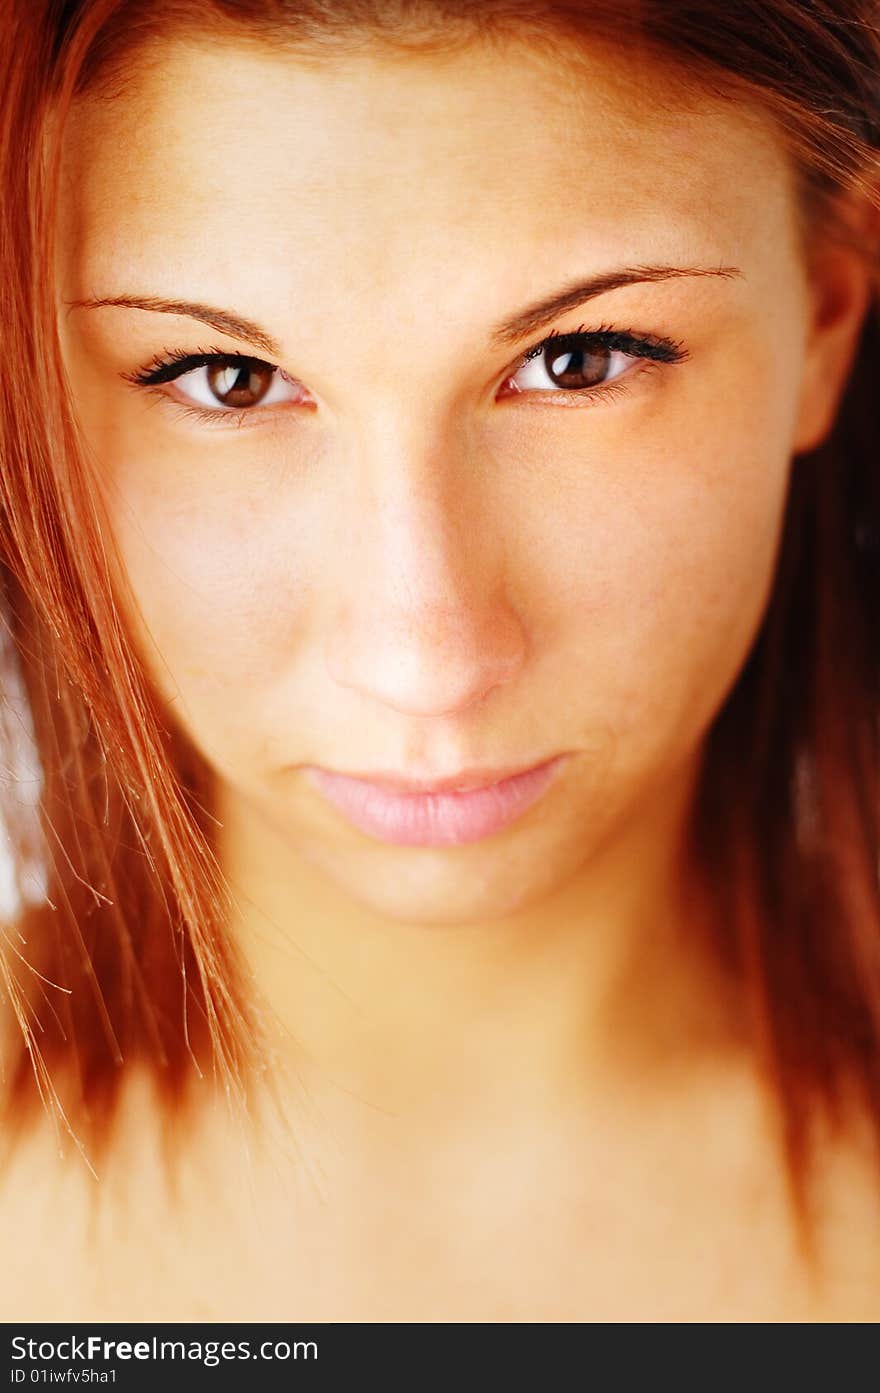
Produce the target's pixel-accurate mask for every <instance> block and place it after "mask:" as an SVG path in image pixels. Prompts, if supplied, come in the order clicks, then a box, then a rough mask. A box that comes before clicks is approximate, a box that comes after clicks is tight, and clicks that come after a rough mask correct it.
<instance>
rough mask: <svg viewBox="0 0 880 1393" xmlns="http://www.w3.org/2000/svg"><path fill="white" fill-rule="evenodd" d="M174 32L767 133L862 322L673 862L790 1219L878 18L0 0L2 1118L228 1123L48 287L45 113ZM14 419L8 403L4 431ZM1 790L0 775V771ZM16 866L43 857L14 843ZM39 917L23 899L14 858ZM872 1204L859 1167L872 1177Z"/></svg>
mask: <svg viewBox="0 0 880 1393" xmlns="http://www.w3.org/2000/svg"><path fill="white" fill-rule="evenodd" d="M178 29H180V30H185V31H187V32H190V33H194V34H202V35H211V34H215V33H220V34H223V35H232V36H234V37H237V38H240V39H241V40H242V41H244V40H248V41H257V42H264V43H265V42H271V43H277V44H283V45H287V46H288V47H289V48H290V49H291V51H294V52H295V51H297V50H300V51H322V50H326V51H327V52H332V50H333V47H334V45H338V46H343V47H351V46H353V45H355V44H356V43H357V42H360V41H361V40H365V41H372V42H375V41H377V40H381V41H384V42H387V43H390V44H395V45H398V46H405V45H408V44H409V45H413V46H417V47H420V48H422V49H426V48H434V49H436V48H442V47H448V46H450V45H455V44H456V43H458V42H467V41H468V40H469V39H472V38H473V37H474V36H476V35H486V36H490V37H491V36H492V35H495V34H511V35H518V36H520V37H522V38H523V40H525V41H526V42H529V43H537V42H541V41H543V40H544V39H546V40H547V41H548V42H555V43H563V44H568V45H569V46H570V51H572V52H575V51H576V47H575V46H576V44H577V43H578V42H579V41H584V40H586V41H589V40H590V39H591V38H593V39H595V38H604V39H607V40H611V41H612V42H614V43H617V44H623V45H625V46H626V51H627V53H628V54H630V55H635V54H636V53H639V55H640V56H642V55H644V56H647V57H656V58H657V59H659V60H661V61H663V62H664V63H665V64H666V65H667V67H668V68H669V71H670V73H671V74H674V75H675V76H676V77H677V78H678V80H679V81H680V83H681V85H682V91H683V92H685V93H686V92H687V91H688V90H690V91H691V92H692V93H693V94H694V95H695V96H697V97H698V96H699V94H700V93H701V92H703V91H707V90H708V91H709V92H711V93H712V94H713V95H715V96H718V95H721V96H724V97H726V98H728V99H731V100H734V101H741V102H744V103H752V104H754V105H758V106H760V107H761V108H762V109H763V110H765V111H766V112H768V113H769V114H770V115H771V116H772V117H773V118H774V119H775V120H776V122H777V123H778V127H779V129H780V131H781V133H782V135H783V137H784V139H785V141H786V143H787V148H788V149H789V151H790V154H791V159H792V161H793V167H794V169H795V171H796V174H797V179H798V188H799V193H800V198H801V206H802V212H803V225H804V229H805V234H806V235H807V236H808V237H812V236H815V237H817V238H829V237H830V238H841V239H846V240H847V241H848V242H849V243H850V245H853V246H855V247H856V248H857V249H858V250H860V251H861V252H862V254H863V255H864V257H865V258H866V259H867V260H869V261H870V263H871V265H872V268H873V284H874V286H875V295H874V300H873V303H872V306H871V308H870V310H869V313H868V316H867V319H866V321H865V325H864V329H863V333H862V338H861V342H860V346H859V352H858V356H857V359H856V362H855V365H854V368H853V371H852V373H851V376H850V380H849V383H848V386H847V389H846V392H845V396H844V399H843V402H842V405H841V408H840V411H839V413H838V417H837V420H836V422H835V424H834V427H833V429H832V431H831V434H830V435H829V437H828V438H827V440H825V441H824V442H823V444H822V445H821V446H820V447H819V448H817V449H816V450H814V451H812V452H811V453H809V454H805V455H803V456H802V457H800V458H799V459H798V461H797V466H796V468H795V469H794V470H793V471H792V480H791V486H790V494H789V498H788V501H787V514H786V519H785V527H784V534H783V539H782V545H781V550H780V553H779V558H778V565H777V572H776V575H775V582H774V588H773V592H772V595H771V598H770V601H769V604H768V607H767V611H766V613H765V616H764V619H763V622H762V625H761V628H760V630H759V633H758V635H757V637H756V640H755V642H754V644H753V646H752V649H751V651H750V653H749V656H748V658H747V660H746V662H745V664H744V666H743V668H742V670H741V672H740V674H739V676H738V678H737V681H736V683H735V685H734V687H733V689H732V690H731V692H730V693H729V696H728V697H727V699H726V700H725V702H724V704H723V706H722V708H721V709H720V710H719V712H718V713H717V716H716V719H715V720H714V722H713V724H712V727H711V729H710V731H709V733H708V737H707V741H706V748H705V759H704V764H703V770H702V776H701V783H700V788H699V791H698V797H697V799H696V802H695V805H694V823H693V842H694V847H695V850H696V851H697V853H698V855H699V858H700V861H701V864H702V865H703V867H704V868H705V870H706V872H707V874H708V875H709V877H710V881H711V884H712V886H713V887H714V891H713V893H714V899H715V902H716V904H717V908H718V915H717V922H716V924H715V925H714V928H713V932H714V934H715V939H714V941H713V943H712V945H711V947H712V950H713V952H714V953H715V954H716V955H718V957H719V958H720V959H721V960H723V962H724V963H725V964H726V966H727V969H728V971H729V972H730V973H731V974H732V975H733V976H734V977H735V980H736V981H737V982H738V983H739V984H741V989H742V993H743V1000H744V1001H746V1002H747V1003H748V1004H749V1005H750V1008H751V1015H750V1019H751V1021H752V1023H753V1027H754V1043H755V1049H756V1051H757V1055H758V1058H759V1060H760V1062H761V1065H762V1067H763V1070H764V1072H765V1075H766V1077H767V1078H768V1080H769V1081H770V1083H771V1084H772V1087H773V1090H774V1092H775V1096H776V1097H777V1098H778V1102H779V1115H780V1118H781V1120H782V1122H783V1123H784V1140H785V1159H786V1169H787V1174H788V1176H789V1178H790V1180H791V1182H792V1186H793V1194H794V1196H795V1198H796V1200H797V1203H798V1204H799V1205H801V1206H802V1205H803V1197H804V1193H805V1191H804V1182H805V1176H806V1173H807V1167H808V1160H809V1156H810V1147H809V1139H810V1135H811V1119H812V1118H813V1116H814V1113H815V1110H816V1105H819V1106H820V1107H821V1108H824V1110H825V1112H826V1114H827V1116H828V1117H829V1118H830V1119H831V1120H832V1122H835V1123H837V1124H839V1123H840V1120H841V1117H842V1099H843V1098H844V1097H849V1096H850V1092H851V1090H852V1088H853V1087H854V1088H855V1090H856V1092H857V1094H858V1096H859V1097H860V1098H861V1100H862V1103H863V1105H864V1107H865V1109H866V1111H867V1114H868V1116H869V1117H870V1119H871V1120H872V1122H873V1123H874V1125H875V1132H876V1135H877V1138H878V1140H880V893H878V890H880V887H878V857H880V829H878V813H880V799H878V793H880V786H878V775H880V750H878V709H880V707H878V700H880V683H878V676H880V479H878V464H880V418H878V413H877V410H876V396H877V392H878V389H880V239H878V240H877V241H875V240H874V239H873V236H869V235H868V234H867V232H865V231H864V229H863V230H862V231H861V232H860V231H859V230H858V229H857V228H855V227H854V226H852V225H851V224H850V223H849V221H848V220H847V217H846V209H847V207H848V206H851V205H850V203H849V200H848V199H847V197H845V195H849V194H855V195H857V196H858V198H859V199H861V200H863V202H864V204H865V205H866V206H873V207H874V208H875V209H878V210H880V192H878V190H880V183H878V169H880V9H878V4H877V0H760V3H758V0H737V3H735V4H728V5H718V4H716V3H713V0H613V3H608V0H590V3H587V2H586V0H583V3H579V2H578V0H568V2H567V3H566V0H560V2H559V3H552V0H508V2H507V3H504V0H436V3H432V2H431V0H411V3H408V4H407V3H400V4H393V3H389V0H375V3H371V0H332V2H331V0H326V2H323V0H312V2H311V3H310V0H302V3H298V2H297V0H259V2H257V0H253V3H246V0H200V3H186V2H185V0H164V3H161V0H160V3H151V4H145V3H142V2H141V0H74V2H73V3H60V2H59V0H6V3H5V4H4V6H3V9H2V14H0V53H2V55H3V57H2V59H0V63H2V77H0V188H2V197H0V264H2V266H3V279H2V283H0V321H2V323H3V326H4V334H5V340H4V341H5V343H6V352H5V363H4V372H3V374H2V379H0V460H2V472H0V583H2V595H0V600H2V611H0V613H2V617H3V620H4V625H5V629H6V632H7V634H8V638H9V642H8V643H7V644H6V648H5V650H4V653H5V661H4V674H3V676H4V683H5V689H4V690H5V693H6V704H5V707H4V708H0V709H2V710H3V711H4V721H3V725H2V726H0V733H3V734H5V736H6V737H7V740H6V743H7V747H10V748H11V746H10V742H11V741H12V737H13V733H14V729H15V726H16V722H17V718H16V716H15V706H14V686H13V685H12V684H14V682H15V681H16V680H17V678H20V680H21V681H22V682H23V684H24V689H25V692H26V696H27V707H28V710H29V713H30V716H31V718H32V721H33V736H34V740H35V742H36V748H37V750H38V751H39V756H40V764H41V769H42V781H43V782H42V789H41V793H40V798H39V802H38V808H37V816H38V819H39V824H38V825H39V830H40V836H39V837H37V838H36V839H35V835H34V824H33V817H32V816H30V815H29V814H28V811H27V809H26V808H23V807H22V804H21V802H20V801H18V798H17V796H16V789H15V788H14V787H13V785H12V783H11V782H8V783H6V784H4V785H0V799H2V802H0V814H2V817H3V820H4V822H5V825H6V829H7V832H8V834H9V838H10V844H11V849H12V854H13V859H14V865H15V870H16V875H17V883H18V887H19V891H20V897H21V908H20V910H19V912H18V915H17V917H16V918H14V919H10V921H9V923H8V924H7V926H6V933H5V943H6V949H5V951H4V953H3V954H2V956H0V968H2V971H3V975H4V981H5V984H6V991H7V994H8V996H9V998H10V1001H11V1003H12V1006H13V1017H14V1020H13V1022H12V1023H13V1025H14V1027H15V1028H14V1030H13V1031H12V1032H11V1033H10V1035H9V1038H8V1039H7V1040H6V1042H5V1048H6V1059H7V1066H6V1071H5V1082H6V1093H5V1097H4V1099H3V1102H4V1106H5V1108H6V1111H7V1116H8V1119H9V1121H10V1122H11V1123H14V1124H15V1126H16V1128H20V1127H21V1126H23V1125H24V1121H25V1119H26V1118H27V1117H29V1116H30V1115H31V1114H32V1112H33V1111H34V1109H35V1108H36V1107H37V1106H38V1105H39V1103H40V1100H42V1102H43V1103H44V1104H49V1105H51V1106H54V1107H56V1108H62V1107H63V1108H64V1109H66V1113H67V1116H68V1120H69V1122H70V1124H71V1126H72V1127H73V1128H74V1129H78V1130H79V1132H80V1133H82V1135H83V1136H84V1137H86V1138H87V1139H88V1140H89V1142H90V1143H91V1144H92V1145H94V1146H95V1147H96V1148H98V1149H100V1148H101V1147H102V1146H103V1145H105V1144H106V1142H107V1139H108V1137H109V1136H110V1133H111V1130H112V1121H113V1118H114V1116H115V1113H116V1108H117V1104H118V1102H119V1098H120V1093H121V1089H122V1085H123V1081H124V1078H125V1077H126V1066H128V1065H131V1064H132V1063H134V1062H139V1063H141V1064H143V1065H145V1066H146V1067H147V1069H148V1070H149V1071H150V1073H151V1075H152V1076H153V1077H154V1078H155V1080H156V1084H157V1087H158V1092H159V1097H160V1099H161V1100H162V1104H163V1107H165V1108H167V1109H169V1110H171V1109H175V1108H181V1107H183V1106H184V1105H185V1104H187V1103H188V1102H189V1101H190V1100H191V1098H192V1096H193V1089H192V1084H193V1082H194V1080H196V1079H198V1078H199V1077H200V1076H201V1070H202V1068H203V1067H207V1066H212V1067H213V1068H214V1069H215V1070H216V1072H217V1073H218V1075H219V1077H220V1079H221V1081H222V1082H224V1083H225V1084H226V1085H227V1086H228V1087H231V1088H233V1089H234V1090H235V1092H236V1093H237V1095H238V1096H240V1097H245V1096H247V1092H248V1083H249V1080H250V1078H251V1076H252V1070H253V1065H254V1063H255V1060H256V1056H257V1052H258V1049H259V1039H258V1031H257V1028H256V1024H255V1019H254V1013H253V1011H252V1008H251V1003H250V1000H249V997H248V992H247V988H246V984H245V982H244V980H243V974H242V971H241V965H240V963H239V961H238V959H237V957H236V954H235V949H234V945H232V944H231V943H230V942H229V941H228V936H227V934H226V931H225V927H224V925H225V921H226V914H227V911H228V900H227V898H226V890H225V887H224V884H223V879H222V875H221V873H220V869H219V866H218V863H217V859H216V856H215V852H214V849H213V841H212V825H213V821H214V820H213V816H212V810H211V809H212V779H211V774H210V771H209V770H208V769H206V768H205V766H204V764H203V762H202V761H201V759H200V758H199V757H198V756H197V755H196V753H195V752H194V750H193V749H192V747H191V745H190V744H189V742H188V741H187V739H186V738H185V736H184V735H183V734H182V732H181V731H180V730H178V729H175V728H174V727H173V725H172V724H171V723H170V717H169V715H168V713H167V712H166V711H163V709H162V706H161V703H160V702H159V701H158V699H157V697H156V694H155V692H154V691H153V690H152V688H151V685H150V682H149V680H148V678H147V676H146V674H145V672H144V671H143V669H142V666H141V664H140V662H139V660H138V658H137V655H136V652H135V650H134V646H133V644H132V641H131V638H130V636H129V634H128V633H127V632H126V627H125V624H124V623H123V620H122V611H121V608H120V607H119V604H118V595H119V587H120V586H124V585H125V578H124V575H123V574H122V568H121V566H120V565H119V562H118V558H117V557H116V554H115V552H114V550H113V546H112V542H111V539H110V538H109V536H108V535H107V529H106V527H104V526H102V520H101V513H100V510H99V508H98V507H97V504H96V501H95V499H94V498H93V496H92V493H91V491H90V488H89V477H88V471H87V468H86V465H85V462H84V452H83V449H82V446H81V442H80V440H79V438H78V434H77V427H76V419H75V413H74V409H73V404H72V403H71V401H70V400H69V396H68V392H67V387H66V381H65V374H64V368H63V363H62V359H61V352H60V347H59V342H58V334H57V329H56V314H57V308H56V305H55V304H54V301H53V293H54V292H53V287H52V281H51V277H50V276H49V274H48V269H49V268H50V267H51V265H52V264H53V263H52V256H53V228H54V217H55V200H56V193H57V171H58V158H59V151H60V148H61V138H62V132H63V122H64V114H65V112H66V110H67V108H68V107H69V104H70V102H71V101H72V100H73V99H75V97H76V96H77V95H79V94H80V93H83V92H86V91H88V90H90V89H91V88H93V87H95V86H99V85H100V84H101V83H108V84H110V86H111V88H112V86H113V84H117V87H118V84H119V83H120V82H123V83H124V79H125V74H126V71H127V68H126V65H127V64H131V63H134V62H135V61H136V58H137V53H138V50H139V47H140V46H141V45H142V44H144V43H148V42H150V41H151V40H152V39H154V38H156V37H162V36H163V35H166V34H167V33H169V32H172V31H174V32H176V31H177V30H178ZM25 404H26V405H25ZM4 762H5V763H13V762H14V756H13V754H12V753H9V754H8V756H6V758H5V760H4ZM40 840H42V847H41V849H40V848H39V847H38V844H39V842H40ZM38 849H39V852H40V855H41V856H42V858H43V861H44V863H45V868H46V876H47V884H46V886H45V887H44V888H45V891H46V894H45V897H43V896H42V895H40V894H37V895H34V893H33V892H32V891H31V890H30V889H29V877H30V876H32V874H33V866H34V859H35V856H36V855H37V854H38ZM878 1181H880V1168H878Z"/></svg>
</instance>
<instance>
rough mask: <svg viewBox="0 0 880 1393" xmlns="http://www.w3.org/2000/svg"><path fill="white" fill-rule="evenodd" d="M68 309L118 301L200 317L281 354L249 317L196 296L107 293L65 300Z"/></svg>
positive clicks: (138, 307)
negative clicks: (220, 307)
mask: <svg viewBox="0 0 880 1393" xmlns="http://www.w3.org/2000/svg"><path fill="white" fill-rule="evenodd" d="M67 304H68V305H69V306H70V308H71V309H96V308H100V306H102V305H118V306H120V308H122V309H127V310H151V311H153V313H155V314H180V315H183V316H184V317H185V318H187V319H200V320H201V321H202V323H203V324H210V326H211V328H212V329H218V330H219V331H220V333H221V334H229V335H231V337H233V338H236V339H244V341H245V342H246V343H250V344H253V346H254V347H255V348H259V349H261V350H262V352H264V353H268V354H269V355H270V357H272V358H280V357H281V346H280V345H279V344H278V343H277V342H276V340H275V339H273V337H272V335H271V334H270V333H268V332H267V331H266V330H265V329H261V328H260V326H259V324H255V323H254V322H253V320H252V319H245V318H244V317H243V316H242V315H240V314H235V313H234V312H233V311H232V310H221V309H216V308H215V307H214V306H213V305H202V304H199V302H198V301H195V300H165V299H163V298H162V297H161V296H158V295H112V296H106V297H101V298H97V297H87V298H86V299H84V300H68V301H67Z"/></svg>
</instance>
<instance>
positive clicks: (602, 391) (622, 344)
mask: <svg viewBox="0 0 880 1393" xmlns="http://www.w3.org/2000/svg"><path fill="white" fill-rule="evenodd" d="M550 347H555V348H556V349H557V351H558V352H559V353H563V352H565V351H572V352H574V351H578V350H587V349H595V348H599V349H604V350H606V351H610V352H618V353H623V354H625V355H627V356H629V357H632V358H636V359H638V358H641V359H643V360H644V361H643V363H642V366H641V368H639V369H637V371H636V373H628V374H627V376H629V377H632V376H639V377H641V376H644V375H645V373H646V372H650V371H652V370H653V371H656V369H657V368H659V367H661V366H663V365H665V364H669V365H674V364H676V363H681V362H684V361H685V359H686V358H688V357H689V356H690V355H689V353H688V350H687V349H686V348H685V347H684V345H683V344H682V343H681V342H680V341H678V340H675V339H670V338H667V337H666V336H665V335H663V334H641V333H637V332H636V331H635V330H633V329H622V328H615V327H614V326H613V325H610V324H600V325H599V326H598V327H597V328H595V329H587V327H586V325H583V324H582V325H580V326H579V327H578V328H577V329H573V330H566V331H565V332H563V333H559V332H556V331H553V332H552V333H550V334H548V335H547V336H546V337H545V338H543V339H541V341H540V343H536V344H535V345H534V346H533V347H532V348H529V349H527V350H526V352H525V353H523V354H522V355H521V356H520V357H519V359H518V360H517V362H516V363H515V365H514V366H513V368H512V369H511V370H510V371H509V372H507V373H506V374H505V377H504V381H505V382H506V381H507V380H508V379H509V378H510V377H513V376H515V374H516V373H517V372H519V371H520V369H521V368H523V367H524V366H525V364H526V363H529V362H531V361H532V359H533V358H537V357H539V356H540V354H542V353H544V352H545V351H546V350H547V349H548V348H550ZM245 363H250V364H253V365H254V366H256V367H271V368H273V369H274V371H275V372H280V373H281V375H282V377H284V378H285V380H286V381H289V382H291V383H293V382H294V379H292V378H288V377H287V375H286V374H285V373H283V372H282V370H281V369H280V368H277V367H274V365H273V364H272V363H267V362H265V360H264V359H262V358H253V357H250V356H249V355H248V354H242V353H229V352H228V351H225V350H223V349H221V348H216V347H215V348H198V349H196V351H195V352H194V353H188V352H186V351H184V350H181V349H163V350H162V352H161V353H159V354H156V355H155V356H154V357H153V358H151V359H150V361H149V362H148V363H146V364H144V366H143V367H140V368H138V369H136V370H135V371H134V372H132V373H122V374H121V376H122V377H123V379H124V380H125V381H126V382H129V383H131V384H132V385H133V386H135V387H141V388H144V389H146V390H148V391H149V390H152V389H155V388H156V387H159V386H162V385H164V384H165V383H166V382H173V381H175V380H176V379H177V378H178V377H182V376H183V375H184V374H185V373H187V372H192V371H194V370H196V369H197V368H202V367H207V366H211V365H214V366H217V367H239V366H241V365H242V364H245ZM621 376H623V375H622V374H621ZM629 390H630V389H629V386H628V385H627V383H626V381H619V380H618V378H613V379H612V380H611V381H610V382H608V383H600V384H599V385H598V386H596V387H582V388H576V389H574V390H572V391H564V390H562V389H560V392H559V393H558V394H555V393H553V392H550V391H548V392H541V393H539V394H538V395H539V396H547V397H549V398H551V401H552V402H553V404H558V402H559V398H560V396H561V397H565V398H574V399H575V400H578V399H583V398H584V397H589V398H597V397H599V398H602V399H603V400H605V399H608V398H610V397H616V396H620V395H625V394H627V393H628V392H629ZM158 395H159V396H160V398H161V399H162V400H163V401H165V402H166V403H169V402H170V404H171V406H173V407H175V408H176V409H177V410H178V411H179V412H180V413H181V414H182V415H183V416H184V417H188V418H190V419H196V420H199V421H206V422H208V423H209V424H210V425H217V424H222V425H225V426H229V425H233V426H242V425H244V421H245V419H246V418H247V417H248V416H254V415H255V414H256V413H257V411H258V407H253V406H250V407H239V408H238V409H237V410H236V409H230V410H223V409H222V408H219V407H218V409H217V410H216V411H212V410H206V409H205V408H204V407H200V406H195V405H193V404H191V403H181V402H177V401H174V400H173V399H172V398H169V397H168V396H167V394H166V393H164V392H160V393H159V394H158Z"/></svg>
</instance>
